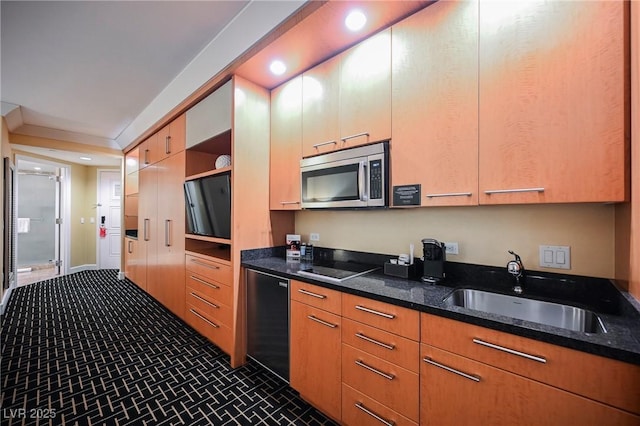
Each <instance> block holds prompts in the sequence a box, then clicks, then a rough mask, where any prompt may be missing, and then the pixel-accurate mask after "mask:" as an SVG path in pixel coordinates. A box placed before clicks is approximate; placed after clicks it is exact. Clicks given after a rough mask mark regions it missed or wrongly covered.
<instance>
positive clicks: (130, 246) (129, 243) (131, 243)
mask: <svg viewBox="0 0 640 426" xmlns="http://www.w3.org/2000/svg"><path fill="white" fill-rule="evenodd" d="M127 251H128V252H129V254H132V253H133V241H127Z"/></svg>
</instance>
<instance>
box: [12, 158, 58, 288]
mask: <svg viewBox="0 0 640 426" xmlns="http://www.w3.org/2000/svg"><path fill="white" fill-rule="evenodd" d="M16 170H17V173H16V182H15V184H16V214H17V220H16V225H15V230H16V254H17V258H16V270H17V285H18V286H20V285H26V284H32V283H34V282H38V281H43V280H46V279H50V278H54V277H57V276H59V275H63V274H65V273H66V271H67V270H68V261H67V260H68V254H67V250H66V246H67V240H68V237H67V236H68V235H69V232H68V228H67V227H64V226H63V224H64V220H63V217H64V216H65V212H68V209H67V208H65V204H67V203H68V197H67V196H66V192H67V189H66V185H64V184H63V182H66V181H68V176H69V168H68V166H66V165H62V164H57V163H53V162H49V161H45V160H40V159H36V158H30V157H26V156H17V157H16Z"/></svg>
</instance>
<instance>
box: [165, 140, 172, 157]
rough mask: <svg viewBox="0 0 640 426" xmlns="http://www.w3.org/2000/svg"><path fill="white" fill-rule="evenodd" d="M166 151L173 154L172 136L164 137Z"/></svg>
mask: <svg viewBox="0 0 640 426" xmlns="http://www.w3.org/2000/svg"><path fill="white" fill-rule="evenodd" d="M164 153H165V154H171V136H166V137H165V138H164Z"/></svg>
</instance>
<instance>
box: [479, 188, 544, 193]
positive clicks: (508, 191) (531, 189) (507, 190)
mask: <svg viewBox="0 0 640 426" xmlns="http://www.w3.org/2000/svg"><path fill="white" fill-rule="evenodd" d="M515 192H544V188H516V189H490V190H487V191H484V193H485V194H487V195H491V194H512V193H515Z"/></svg>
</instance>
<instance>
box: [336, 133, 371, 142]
mask: <svg viewBox="0 0 640 426" xmlns="http://www.w3.org/2000/svg"><path fill="white" fill-rule="evenodd" d="M360 136H369V132H362V133H356V134H355V135H351V136H345V137H344V138H340V140H341V141H342V142H346V141H348V140H349V139H355V138H359V137H360Z"/></svg>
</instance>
